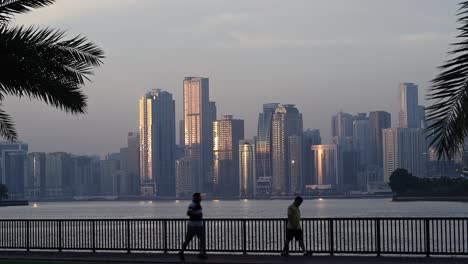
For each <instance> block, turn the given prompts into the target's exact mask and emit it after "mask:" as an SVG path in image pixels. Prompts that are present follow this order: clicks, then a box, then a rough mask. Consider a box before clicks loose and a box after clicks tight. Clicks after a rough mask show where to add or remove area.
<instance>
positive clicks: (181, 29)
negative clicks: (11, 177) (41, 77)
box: [5, 0, 459, 155]
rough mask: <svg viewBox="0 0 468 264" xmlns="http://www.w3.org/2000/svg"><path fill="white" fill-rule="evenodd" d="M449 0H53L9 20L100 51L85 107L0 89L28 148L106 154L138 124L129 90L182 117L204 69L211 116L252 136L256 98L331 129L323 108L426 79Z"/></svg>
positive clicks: (360, 106) (451, 27)
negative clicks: (187, 82)
mask: <svg viewBox="0 0 468 264" xmlns="http://www.w3.org/2000/svg"><path fill="white" fill-rule="evenodd" d="M458 2H459V1H457V0H334V1H330V0H288V1H285V0H164V1H162V0H79V1H78V0H58V1H57V3H56V4H55V5H53V6H50V7H47V8H42V9H40V10H36V11H34V12H32V13H30V14H28V15H21V16H18V17H17V23H18V24H28V25H29V24H34V25H39V26H52V27H55V28H61V29H66V30H67V31H68V32H69V35H70V36H74V35H75V34H83V35H85V36H87V37H89V39H91V40H92V41H94V42H96V43H98V44H99V45H101V46H102V48H103V49H104V50H105V52H106V56H107V58H106V59H105V64H104V66H102V67H101V68H99V69H98V70H97V71H96V74H95V76H93V77H92V81H93V82H92V83H89V84H88V85H87V86H86V87H85V92H86V94H87V95H88V96H89V107H88V114H87V115H81V116H71V115H67V114H65V113H62V112H60V111H58V110H55V109H53V108H51V107H48V106H45V105H43V104H39V103H36V102H30V101H29V100H28V99H21V100H18V99H16V98H13V97H9V98H7V102H6V104H5V107H6V110H7V111H8V112H9V113H10V114H11V115H12V116H13V118H14V119H15V122H16V126H17V129H18V132H19V135H20V138H21V140H23V141H26V142H27V143H29V146H30V150H31V151H45V152H52V151H66V152H72V153H75V154H101V155H103V154H105V153H109V152H117V151H119V149H120V148H121V147H124V146H125V145H126V135H127V132H129V131H137V130H138V99H139V97H140V96H141V95H142V94H144V93H145V92H146V91H147V90H151V89H155V88H160V89H164V90H167V91H169V92H171V93H172V94H173V95H174V98H175V100H176V114H177V119H178V120H180V119H181V117H182V104H181V103H182V80H183V78H184V77H185V76H204V77H209V78H210V97H211V100H212V101H216V103H217V106H218V116H220V115H221V114H233V115H234V116H235V117H237V118H240V119H244V120H245V122H246V123H245V127H246V137H249V138H250V137H253V136H254V135H255V133H256V123H257V117H258V113H259V112H260V111H261V109H262V104H263V103H268V102H279V103H285V104H286V103H287V104H296V105H297V107H298V108H299V110H300V111H301V112H302V113H303V118H304V128H318V129H320V130H321V133H322V137H323V138H324V139H325V140H327V139H329V138H330V120H331V116H332V115H333V114H335V113H336V112H338V111H339V110H343V111H346V112H350V113H357V112H368V111H373V110H385V111H389V112H391V113H392V121H393V122H394V123H395V121H396V119H397V118H396V117H397V116H396V114H397V112H398V108H399V102H398V84H399V83H400V82H414V83H417V84H418V85H419V86H420V89H419V93H420V99H421V100H423V99H424V97H425V93H426V89H427V87H428V85H429V81H430V80H431V79H432V78H433V77H434V76H435V74H436V73H437V70H436V67H437V66H439V65H440V64H441V63H442V62H443V61H444V60H445V59H446V58H447V57H446V52H447V51H448V50H449V43H451V42H453V41H454V36H455V35H456V33H457V32H456V26H457V24H456V17H455V13H456V11H457V9H458V6H457V3H458Z"/></svg>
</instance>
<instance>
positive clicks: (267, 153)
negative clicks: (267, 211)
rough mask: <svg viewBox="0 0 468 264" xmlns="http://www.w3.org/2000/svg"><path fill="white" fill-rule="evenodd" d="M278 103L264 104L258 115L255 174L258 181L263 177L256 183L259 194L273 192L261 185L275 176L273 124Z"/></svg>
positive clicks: (264, 194) (267, 194) (266, 194)
mask: <svg viewBox="0 0 468 264" xmlns="http://www.w3.org/2000/svg"><path fill="white" fill-rule="evenodd" d="M278 105H279V104H278V103H269V104H264V105H263V112H262V113H260V114H259V116H258V126H257V137H256V139H255V158H256V161H255V162H256V164H255V170H256V172H255V174H256V177H257V179H256V181H259V180H260V178H262V179H261V181H262V183H261V184H256V186H258V187H259V189H258V190H256V193H257V195H258V196H269V195H270V193H271V188H266V187H261V186H266V185H267V184H266V182H269V183H271V178H272V176H273V167H272V163H273V152H272V144H273V138H272V124H273V114H274V113H275V110H276V108H277V107H278ZM268 179H269V180H268ZM270 187H271V186H270Z"/></svg>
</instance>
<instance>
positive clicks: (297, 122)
mask: <svg viewBox="0 0 468 264" xmlns="http://www.w3.org/2000/svg"><path fill="white" fill-rule="evenodd" d="M302 132H303V128H302V114H301V113H299V110H298V109H297V108H296V107H295V106H294V105H281V106H278V107H277V108H276V110H275V114H274V115H273V122H272V139H273V140H272V143H273V144H272V147H273V148H272V154H273V155H272V157H273V162H272V165H273V178H272V192H273V194H274V195H286V194H289V193H291V185H290V182H291V174H290V167H291V157H290V151H289V138H290V137H291V136H299V137H302ZM301 150H302V146H301ZM300 177H302V172H301V176H300Z"/></svg>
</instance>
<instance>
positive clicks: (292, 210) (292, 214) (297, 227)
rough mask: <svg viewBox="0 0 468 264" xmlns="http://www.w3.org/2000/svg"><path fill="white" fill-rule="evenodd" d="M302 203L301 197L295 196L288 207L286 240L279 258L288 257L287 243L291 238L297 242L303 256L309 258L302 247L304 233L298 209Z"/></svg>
mask: <svg viewBox="0 0 468 264" xmlns="http://www.w3.org/2000/svg"><path fill="white" fill-rule="evenodd" d="M302 202H303V199H302V197H300V196H297V197H296V198H295V199H294V202H293V203H292V204H291V205H290V206H289V207H288V224H287V228H286V240H285V241H284V248H283V252H282V253H281V256H284V257H287V256H288V255H289V243H290V242H291V240H293V238H295V239H296V241H298V242H299V247H300V248H301V250H302V252H303V253H304V256H309V255H310V253H309V252H307V251H306V250H305V246H304V233H303V231H302V227H301V211H300V210H299V207H300V206H301V204H302Z"/></svg>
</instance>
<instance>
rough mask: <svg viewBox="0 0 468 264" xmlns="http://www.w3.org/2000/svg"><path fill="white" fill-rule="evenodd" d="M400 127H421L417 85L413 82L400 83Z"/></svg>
mask: <svg viewBox="0 0 468 264" xmlns="http://www.w3.org/2000/svg"><path fill="white" fill-rule="evenodd" d="M400 103H401V109H400V119H399V125H398V126H399V127H400V128H421V122H420V110H419V105H418V86H417V85H416V84H414V83H402V84H400Z"/></svg>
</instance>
